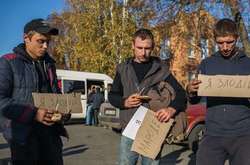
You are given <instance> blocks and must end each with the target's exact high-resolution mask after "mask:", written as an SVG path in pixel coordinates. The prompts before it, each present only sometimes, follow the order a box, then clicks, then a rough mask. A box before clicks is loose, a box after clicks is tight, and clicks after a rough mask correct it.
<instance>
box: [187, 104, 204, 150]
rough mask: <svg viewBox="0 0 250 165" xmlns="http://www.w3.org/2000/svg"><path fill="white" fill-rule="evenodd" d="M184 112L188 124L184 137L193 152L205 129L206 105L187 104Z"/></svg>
mask: <svg viewBox="0 0 250 165" xmlns="http://www.w3.org/2000/svg"><path fill="white" fill-rule="evenodd" d="M186 113H187V122H188V126H187V128H186V132H185V139H186V140H187V142H188V146H189V148H190V149H191V150H192V151H193V152H196V151H197V150H198V146H199V143H200V140H201V139H202V137H203V135H204V131H205V115H206V105H205V104H195V105H189V106H188V107H187V109H186Z"/></svg>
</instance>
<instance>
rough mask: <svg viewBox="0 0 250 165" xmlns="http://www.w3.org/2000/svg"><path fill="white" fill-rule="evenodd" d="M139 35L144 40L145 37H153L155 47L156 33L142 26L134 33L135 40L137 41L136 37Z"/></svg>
mask: <svg viewBox="0 0 250 165" xmlns="http://www.w3.org/2000/svg"><path fill="white" fill-rule="evenodd" d="M137 37H140V38H141V39H142V40H145V39H151V40H152V48H154V45H155V42H154V35H153V34H152V32H151V31H150V30H148V29H144V28H141V29H139V30H137V31H136V32H135V33H134V35H133V42H135V39H136V38H137Z"/></svg>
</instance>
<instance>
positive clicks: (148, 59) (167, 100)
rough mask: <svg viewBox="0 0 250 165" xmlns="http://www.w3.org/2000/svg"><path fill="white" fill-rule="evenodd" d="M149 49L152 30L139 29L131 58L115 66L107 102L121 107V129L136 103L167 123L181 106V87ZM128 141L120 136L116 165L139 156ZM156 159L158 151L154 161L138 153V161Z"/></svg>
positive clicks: (184, 100) (151, 161)
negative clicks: (140, 157)
mask: <svg viewBox="0 0 250 165" xmlns="http://www.w3.org/2000/svg"><path fill="white" fill-rule="evenodd" d="M153 48H154V37H153V34H152V32H151V31H150V30H148V29H139V30H138V31H136V32H135V33H134V36H133V42H132V49H133V53H134V54H133V57H132V58H129V59H127V60H126V61H125V62H123V63H121V64H119V65H118V66H117V70H116V75H115V78H114V82H113V86H112V88H111V91H110V93H109V101H110V103H111V104H112V105H113V106H115V107H118V108H120V109H121V111H120V120H121V125H122V129H124V128H125V127H126V125H127V124H128V122H129V120H130V119H131V118H132V116H133V114H134V113H135V111H136V110H137V108H138V107H139V106H140V105H144V106H146V107H148V108H150V109H152V110H154V111H155V116H156V117H157V119H158V120H159V121H161V122H167V121H168V120H169V119H170V118H172V117H174V115H176V114H177V113H178V112H180V111H182V110H184V109H185V106H186V98H185V92H184V90H183V89H182V87H181V86H180V84H179V83H178V82H177V81H176V79H175V78H174V77H173V76H172V74H171V73H170V72H169V67H168V66H167V65H166V64H165V63H163V62H162V61H161V60H160V59H159V58H157V57H152V56H151V53H152V51H153ZM160 84H164V85H160ZM166 84H169V85H166ZM165 85H166V86H167V87H166V88H165ZM170 88H171V89H170ZM162 91H164V92H165V94H164V96H162V95H161V94H162ZM150 94H152V95H150ZM140 95H149V96H153V95H157V98H158V100H157V99H155V98H153V97H152V99H151V100H150V101H149V100H147V101H146V100H143V99H142V97H140ZM151 105H152V106H151ZM153 105H154V106H153ZM132 143H133V140H131V139H129V138H127V137H125V136H122V137H121V143H120V156H119V159H120V160H119V164H120V165H128V164H129V165H135V164H136V162H137V160H138V157H139V156H142V155H139V154H137V153H136V152H132V151H130V150H131V146H132ZM159 162H160V154H159V155H158V157H157V158H156V160H152V159H150V158H147V157H145V156H142V164H145V165H146V164H154V165H157V164H159Z"/></svg>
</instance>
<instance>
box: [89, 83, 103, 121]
mask: <svg viewBox="0 0 250 165" xmlns="http://www.w3.org/2000/svg"><path fill="white" fill-rule="evenodd" d="M103 102H104V96H103V94H102V93H101V89H100V88H99V87H97V88H96V93H95V94H94V96H93V105H92V109H93V111H94V125H95V126H97V125H98V124H99V121H98V114H99V109H100V106H101V104H102V103H103Z"/></svg>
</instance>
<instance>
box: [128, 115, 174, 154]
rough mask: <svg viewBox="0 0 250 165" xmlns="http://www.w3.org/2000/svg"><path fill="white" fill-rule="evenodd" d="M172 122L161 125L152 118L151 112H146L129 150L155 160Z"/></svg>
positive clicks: (171, 120)
mask: <svg viewBox="0 0 250 165" xmlns="http://www.w3.org/2000/svg"><path fill="white" fill-rule="evenodd" d="M173 121H174V120H173V119H170V120H169V121H168V122H167V123H164V122H163V123H162V122H160V121H158V119H157V118H156V117H155V116H154V112H153V111H151V110H148V111H147V113H146V115H145V117H144V119H143V122H142V124H141V127H140V128H139V130H138V132H137V134H136V137H135V140H134V142H133V145H132V148H131V150H132V151H135V152H137V153H139V154H141V155H143V156H146V157H149V158H151V159H155V158H156V156H157V155H158V154H159V152H160V150H161V146H162V144H163V142H164V140H165V138H166V136H167V133H168V132H169V131H170V128H171V126H172V124H173Z"/></svg>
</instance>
